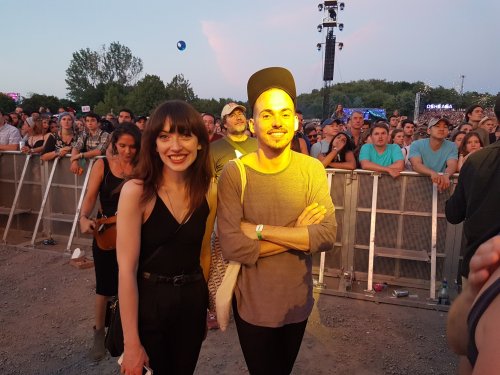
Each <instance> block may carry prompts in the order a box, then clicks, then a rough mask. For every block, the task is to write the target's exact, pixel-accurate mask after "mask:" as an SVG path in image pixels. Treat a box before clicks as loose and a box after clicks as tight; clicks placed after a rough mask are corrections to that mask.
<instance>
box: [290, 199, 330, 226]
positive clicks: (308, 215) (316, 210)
mask: <svg viewBox="0 0 500 375" xmlns="http://www.w3.org/2000/svg"><path fill="white" fill-rule="evenodd" d="M325 215H326V208H325V206H323V205H319V204H318V203H313V204H310V205H309V206H307V207H306V208H304V211H302V213H301V214H300V216H299V217H298V218H297V221H296V222H295V226H296V227H306V226H308V225H313V224H319V223H321V222H322V221H323V219H324V218H325Z"/></svg>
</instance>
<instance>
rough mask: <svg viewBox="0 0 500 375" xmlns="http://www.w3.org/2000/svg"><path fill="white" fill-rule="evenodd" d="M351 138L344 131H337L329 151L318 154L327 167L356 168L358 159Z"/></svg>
mask: <svg viewBox="0 0 500 375" xmlns="http://www.w3.org/2000/svg"><path fill="white" fill-rule="evenodd" d="M353 148H354V147H353V145H352V141H351V138H350V137H349V135H347V134H346V133H344V132H339V133H337V134H336V135H335V136H334V137H333V139H332V141H331V142H330V145H329V146H328V151H327V152H326V153H325V154H323V153H320V154H319V155H318V159H319V160H320V161H321V163H323V165H324V166H325V168H337V169H351V170H353V169H356V159H355V157H354V153H353Z"/></svg>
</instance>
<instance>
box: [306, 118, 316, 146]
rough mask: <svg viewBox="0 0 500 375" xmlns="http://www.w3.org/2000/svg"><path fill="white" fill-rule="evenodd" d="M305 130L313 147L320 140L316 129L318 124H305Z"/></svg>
mask: <svg viewBox="0 0 500 375" xmlns="http://www.w3.org/2000/svg"><path fill="white" fill-rule="evenodd" d="M304 132H305V134H306V137H307V138H309V142H311V147H312V145H314V144H315V143H316V142H317V140H318V132H317V131H316V126H315V124H314V123H309V124H307V125H306V126H305V128H304Z"/></svg>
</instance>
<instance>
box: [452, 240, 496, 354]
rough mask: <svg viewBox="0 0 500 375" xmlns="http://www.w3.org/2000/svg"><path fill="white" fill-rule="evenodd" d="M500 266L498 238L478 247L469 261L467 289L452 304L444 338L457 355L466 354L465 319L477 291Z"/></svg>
mask: <svg viewBox="0 0 500 375" xmlns="http://www.w3.org/2000/svg"><path fill="white" fill-rule="evenodd" d="M499 266H500V236H498V235H497V236H495V237H493V238H491V239H489V240H488V241H486V242H484V243H483V244H482V245H481V246H479V247H478V249H477V251H476V253H475V254H474V256H473V257H472V259H471V261H470V272H469V277H468V283H467V287H466V288H464V290H463V291H462V293H461V294H460V295H459V296H458V297H457V298H456V299H455V301H454V302H453V304H452V306H451V308H450V311H449V312H448V321H447V326H446V336H447V339H448V346H449V347H450V348H451V349H452V350H453V351H454V352H455V353H457V354H460V355H465V354H467V343H468V341H469V334H468V327H467V317H468V316H469V312H470V309H471V307H472V305H473V303H474V300H475V299H476V298H477V296H478V293H479V291H480V290H481V288H483V286H485V283H486V282H487V281H488V279H489V278H490V276H491V275H492V274H493V273H494V272H495V270H497V269H498V267H499Z"/></svg>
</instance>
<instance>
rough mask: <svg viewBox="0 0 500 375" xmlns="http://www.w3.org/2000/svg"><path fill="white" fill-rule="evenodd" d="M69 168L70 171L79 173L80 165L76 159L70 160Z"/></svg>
mask: <svg viewBox="0 0 500 375" xmlns="http://www.w3.org/2000/svg"><path fill="white" fill-rule="evenodd" d="M71 159H73V157H71ZM69 170H70V171H71V172H73V173H74V174H79V172H80V166H79V165H78V161H77V160H72V161H71V165H70V167H69Z"/></svg>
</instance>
